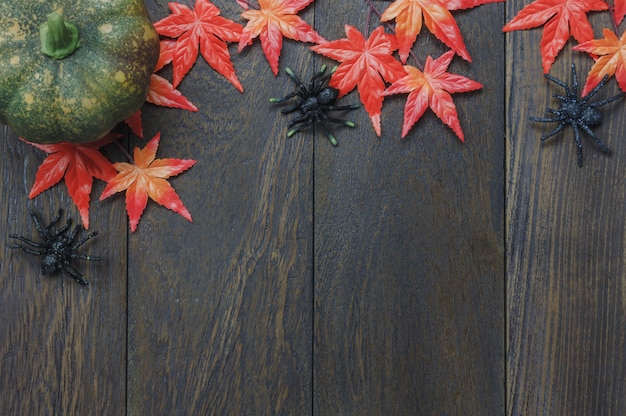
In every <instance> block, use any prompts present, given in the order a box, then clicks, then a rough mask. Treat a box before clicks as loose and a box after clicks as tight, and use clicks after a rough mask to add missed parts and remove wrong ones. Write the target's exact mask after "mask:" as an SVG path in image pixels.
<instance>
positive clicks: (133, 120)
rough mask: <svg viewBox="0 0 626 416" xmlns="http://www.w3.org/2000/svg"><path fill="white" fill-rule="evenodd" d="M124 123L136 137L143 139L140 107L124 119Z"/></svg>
mask: <svg viewBox="0 0 626 416" xmlns="http://www.w3.org/2000/svg"><path fill="white" fill-rule="evenodd" d="M124 123H126V124H127V125H128V127H130V130H131V131H132V132H133V133H135V135H136V136H137V137H139V138H140V139H143V123H142V122H141V109H139V110H137V111H135V113H134V114H133V115H132V116H130V117H128V118H127V119H126V120H124Z"/></svg>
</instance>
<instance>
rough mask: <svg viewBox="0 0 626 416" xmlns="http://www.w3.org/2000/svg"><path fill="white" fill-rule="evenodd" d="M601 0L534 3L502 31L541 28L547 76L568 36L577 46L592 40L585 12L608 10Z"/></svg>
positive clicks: (542, 52) (590, 28) (541, 0)
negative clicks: (571, 37) (574, 40)
mask: <svg viewBox="0 0 626 416" xmlns="http://www.w3.org/2000/svg"><path fill="white" fill-rule="evenodd" d="M608 8H609V6H608V5H607V4H606V3H605V2H604V1H602V0H535V1H534V2H532V3H531V4H529V5H527V6H526V7H524V8H523V9H522V10H520V12H519V13H518V14H517V15H516V16H515V17H514V18H513V19H511V21H510V22H508V23H507V24H506V25H505V26H504V28H503V30H504V31H505V32H511V31H514V30H524V29H532V28H535V27H539V26H541V25H544V28H543V35H542V37H541V62H542V65H543V72H544V73H546V74H547V73H548V72H549V71H550V68H551V67H552V64H553V63H554V60H555V59H556V56H557V55H558V54H559V52H560V51H561V49H563V46H565V43H566V42H567V40H568V39H569V38H570V35H571V36H573V37H574V39H576V41H577V42H578V43H583V42H587V41H590V40H592V39H593V29H592V27H591V23H589V20H588V19H587V12H590V11H601V10H607V9H608Z"/></svg>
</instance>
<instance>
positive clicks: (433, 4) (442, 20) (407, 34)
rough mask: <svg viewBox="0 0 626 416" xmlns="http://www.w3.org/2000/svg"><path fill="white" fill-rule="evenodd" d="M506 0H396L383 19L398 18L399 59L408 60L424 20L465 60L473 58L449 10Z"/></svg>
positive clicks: (437, 35) (436, 34)
mask: <svg viewBox="0 0 626 416" xmlns="http://www.w3.org/2000/svg"><path fill="white" fill-rule="evenodd" d="M500 1H504V0H453V1H437V0H434V1H433V0H396V1H394V2H393V3H391V4H390V5H389V7H387V9H385V11H384V12H383V14H382V16H381V18H380V21H381V22H388V21H390V20H394V19H395V21H396V29H395V31H396V37H397V39H398V46H399V51H398V52H399V54H400V60H401V61H402V62H406V60H407V58H408V56H409V52H410V51H411V48H412V47H413V44H414V43H415V39H417V35H418V34H419V33H420V31H421V30H422V22H423V23H425V24H426V27H427V28H428V30H430V31H431V33H432V34H433V35H435V36H436V37H437V39H439V40H440V41H442V42H443V43H445V44H446V45H447V46H448V47H450V48H451V49H452V50H453V51H455V52H456V53H457V54H459V56H461V57H462V58H463V59H466V60H468V61H471V58H470V56H469V53H468V52H467V49H466V47H465V43H464V42H463V36H462V35H461V31H460V30H459V27H458V26H457V25H456V22H455V20H454V17H452V14H451V13H450V12H449V10H458V9H469V8H472V7H476V6H479V5H481V4H486V3H496V2H500Z"/></svg>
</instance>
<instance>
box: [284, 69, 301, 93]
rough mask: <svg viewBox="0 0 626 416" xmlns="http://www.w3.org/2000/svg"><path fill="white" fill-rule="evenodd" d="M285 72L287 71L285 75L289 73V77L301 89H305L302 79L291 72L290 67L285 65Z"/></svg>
mask: <svg viewBox="0 0 626 416" xmlns="http://www.w3.org/2000/svg"><path fill="white" fill-rule="evenodd" d="M285 72H286V73H287V75H289V78H291V79H292V80H293V82H295V83H296V85H297V86H298V87H300V88H302V89H303V90H305V91H306V87H305V86H304V84H303V83H302V81H300V78H298V76H297V75H296V74H294V73H293V71H292V70H291V68H289V67H287V68H285Z"/></svg>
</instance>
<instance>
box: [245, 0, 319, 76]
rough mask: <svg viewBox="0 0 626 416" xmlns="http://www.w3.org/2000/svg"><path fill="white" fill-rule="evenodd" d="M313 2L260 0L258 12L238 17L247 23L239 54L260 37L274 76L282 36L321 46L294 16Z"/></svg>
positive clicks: (314, 35) (248, 11) (314, 32)
mask: <svg viewBox="0 0 626 416" xmlns="http://www.w3.org/2000/svg"><path fill="white" fill-rule="evenodd" d="M311 3H313V0H259V7H260V8H259V9H247V10H245V11H244V12H242V13H241V16H242V17H243V18H244V19H246V20H248V24H247V25H246V27H245V28H244V29H243V32H242V33H241V38H240V39H239V52H241V51H242V50H243V48H245V47H246V46H247V45H250V44H251V43H252V40H253V39H254V38H256V37H257V36H260V39H261V47H262V48H263V53H264V54H265V58H266V59H267V61H268V62H269V64H270V68H271V69H272V72H273V73H274V76H276V75H278V58H279V57H280V52H281V50H282V47H283V36H284V37H286V38H289V39H293V40H297V41H301V42H310V43H322V42H325V41H326V40H325V39H324V38H323V37H321V36H320V35H319V34H318V33H317V32H316V31H315V30H314V29H313V28H312V27H311V26H310V25H309V24H308V23H306V22H305V21H304V20H302V19H301V18H300V17H299V16H297V13H298V12H299V11H300V10H302V9H304V8H305V7H306V6H308V5H309V4H311Z"/></svg>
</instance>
